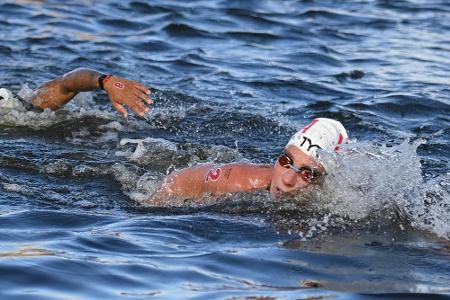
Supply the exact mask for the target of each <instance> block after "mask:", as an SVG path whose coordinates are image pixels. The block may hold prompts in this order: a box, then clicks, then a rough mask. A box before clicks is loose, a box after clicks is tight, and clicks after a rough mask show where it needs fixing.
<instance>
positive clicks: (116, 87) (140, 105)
mask: <svg viewBox="0 0 450 300" xmlns="http://www.w3.org/2000/svg"><path fill="white" fill-rule="evenodd" d="M103 86H104V89H105V91H106V92H107V93H108V96H109V99H110V100H111V104H112V106H113V107H114V108H115V109H116V110H117V111H118V112H119V113H120V114H122V115H123V116H124V117H125V118H127V117H128V111H127V109H126V108H125V106H126V107H128V108H130V109H131V110H133V111H134V112H135V113H136V114H138V115H139V116H141V117H142V116H144V115H145V114H146V113H148V112H150V109H149V108H148V106H147V105H146V104H152V103H153V100H152V99H150V97H149V95H150V89H148V88H147V87H145V86H144V85H142V84H140V83H137V82H135V81H132V80H128V79H125V78H121V77H117V76H111V77H110V78H108V80H107V81H106V80H105V81H104V85H103ZM144 103H146V104H144Z"/></svg>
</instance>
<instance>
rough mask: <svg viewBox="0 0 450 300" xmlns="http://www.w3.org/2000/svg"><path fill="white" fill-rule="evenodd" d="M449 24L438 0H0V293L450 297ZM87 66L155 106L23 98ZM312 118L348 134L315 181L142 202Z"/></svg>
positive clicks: (260, 150) (267, 154)
mask: <svg viewBox="0 0 450 300" xmlns="http://www.w3.org/2000/svg"><path fill="white" fill-rule="evenodd" d="M449 29H450V5H449V3H448V2H447V1H381V0H380V1H345V2H344V1H325V0H323V1H322V0H317V1H306V0H305V1H293V0H292V1H253V0H249V1H219V0H210V1H188V2H183V1H152V2H149V3H147V2H145V1H131V0H126V1H119V2H118V1H97V2H92V1H0V88H4V89H3V90H0V96H2V98H3V99H2V100H0V191H1V193H0V239H1V246H0V287H1V290H0V298H2V299H68V298H74V299H99V298H104V299H119V298H121V299H148V298H150V299H151V298H155V299H325V298H332V299H334V298H337V299H379V298H390V299H448V295H449V294H450V242H449V238H450V225H449V224H450V196H449V193H450V177H449V170H450V168H449V159H450V146H449V142H450V134H449V133H450V88H449V86H450V80H449V77H450V39H449V35H448V32H449ZM78 67H89V68H94V69H98V70H100V71H102V72H106V73H112V74H117V75H120V76H124V77H128V78H131V79H134V80H138V81H141V82H143V83H145V84H146V85H148V86H150V87H152V91H153V97H154V100H155V102H156V104H155V109H154V111H153V113H152V116H151V118H150V119H149V120H147V121H145V120H142V119H138V118H135V117H130V119H129V120H123V119H121V118H120V116H119V115H118V114H117V113H116V112H115V111H113V109H112V108H111V107H110V105H109V103H108V100H107V98H106V96H105V95H104V94H102V93H101V92H92V93H86V94H81V95H79V96H77V99H75V100H74V101H73V102H72V103H71V104H69V105H68V106H66V107H65V108H64V109H63V110H60V111H58V112H56V113H53V112H42V113H37V112H27V111H26V109H25V108H24V107H23V106H21V102H20V101H19V100H17V99H16V98H18V96H20V97H23V98H26V96H27V95H28V94H29V92H30V89H33V88H36V87H38V86H39V85H40V84H42V83H43V82H45V81H46V80H50V79H52V78H54V77H55V76H58V75H61V74H63V73H65V72H68V71H70V70H72V69H74V68H78ZM315 117H330V118H335V119H338V120H340V121H341V122H342V123H343V124H344V125H345V127H346V128H347V130H348V132H349V135H350V137H351V138H352V141H351V143H350V145H349V147H348V149H347V150H346V151H344V152H343V157H341V158H330V159H334V162H335V163H336V164H335V168H334V169H333V170H331V171H330V176H329V179H327V181H326V182H325V184H324V186H323V187H319V188H318V189H317V190H311V191H310V193H309V194H308V195H303V196H302V197H300V198H297V199H294V200H292V199H290V200H289V201H286V202H284V203H274V202H273V201H272V199H270V198H269V197H268V195H267V194H266V193H265V192H261V193H256V194H252V195H234V196H229V197H225V198H223V199H216V200H211V203H210V204H209V205H204V206H200V207H199V206H196V205H193V204H192V205H190V204H186V205H185V206H183V207H145V206H143V205H142V204H140V201H141V200H142V199H145V197H146V196H148V195H149V194H151V192H152V191H153V190H154V189H155V186H156V185H157V184H158V182H159V181H160V180H161V179H162V178H163V177H164V176H165V174H167V173H168V172H170V171H172V170H175V169H179V168H183V167H186V166H190V165H194V164H196V163H204V162H218V163H221V162H231V161H236V160H248V161H252V162H264V163H271V162H273V161H274V159H275V158H276V156H277V154H278V153H279V151H280V149H281V148H282V147H284V145H285V144H286V142H287V141H288V139H289V137H290V135H291V134H293V133H294V132H295V131H296V130H297V129H298V128H300V127H301V126H303V125H305V124H306V123H308V122H309V121H310V120H311V119H312V118H315ZM258 297H259V298H258Z"/></svg>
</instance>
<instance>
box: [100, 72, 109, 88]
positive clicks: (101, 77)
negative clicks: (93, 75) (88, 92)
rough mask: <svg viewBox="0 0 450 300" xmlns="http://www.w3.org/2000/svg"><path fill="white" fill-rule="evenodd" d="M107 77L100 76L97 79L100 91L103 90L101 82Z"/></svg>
mask: <svg viewBox="0 0 450 300" xmlns="http://www.w3.org/2000/svg"><path fill="white" fill-rule="evenodd" d="M108 76H109V75H106V74H102V75H100V77H98V86H99V88H101V89H102V90H104V88H103V80H105V78H106V77H108Z"/></svg>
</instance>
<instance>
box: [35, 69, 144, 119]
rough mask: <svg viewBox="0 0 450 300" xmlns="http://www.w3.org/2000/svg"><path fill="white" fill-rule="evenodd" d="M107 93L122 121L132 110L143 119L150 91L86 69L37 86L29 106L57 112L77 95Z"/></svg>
mask: <svg viewBox="0 0 450 300" xmlns="http://www.w3.org/2000/svg"><path fill="white" fill-rule="evenodd" d="M101 84H103V89H104V90H105V91H106V92H107V93H108V96H109V99H110V100H111V104H112V105H113V107H114V108H115V109H116V110H117V111H118V112H119V113H120V114H122V115H123V116H124V117H125V118H126V117H128V112H127V110H126V108H125V106H127V107H128V108H131V109H132V110H133V111H134V112H135V113H136V114H138V115H140V116H143V115H144V114H145V113H147V112H149V111H150V109H149V108H148V107H147V106H146V105H145V104H144V103H143V102H145V103H147V104H152V103H153V101H152V100H151V99H150V98H149V97H148V95H149V94H150V90H149V89H148V88H147V87H145V86H144V85H142V84H139V83H137V82H135V81H132V80H128V79H125V78H121V77H118V76H111V75H108V76H106V75H104V74H102V73H100V72H98V71H95V70H92V69H86V68H80V69H75V70H73V71H71V72H69V73H66V74H64V75H62V76H59V77H57V78H55V79H53V80H51V81H49V82H46V83H44V84H43V85H42V86H40V87H39V88H38V89H37V90H36V91H35V92H34V95H33V98H32V103H33V105H34V106H35V107H37V108H40V109H45V108H49V109H51V110H56V109H58V108H60V107H61V106H63V105H64V104H66V103H67V102H69V101H70V100H71V99H72V98H73V97H75V95H76V94H78V93H79V92H84V91H92V90H96V89H99V88H101V86H100V85H101Z"/></svg>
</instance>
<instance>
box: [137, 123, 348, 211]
mask: <svg viewBox="0 0 450 300" xmlns="http://www.w3.org/2000/svg"><path fill="white" fill-rule="evenodd" d="M347 140H348V135H347V131H346V130H345V128H344V126H343V125H342V124H341V123H340V122H339V121H336V120H332V119H328V118H317V119H314V120H313V121H312V122H311V123H310V124H309V125H307V126H305V127H303V128H302V129H300V130H299V131H298V132H297V133H296V134H294V135H293V136H292V137H291V139H290V140H289V142H288V143H287V145H286V147H285V148H284V149H283V150H282V151H281V154H280V156H279V157H278V159H277V161H276V162H275V165H273V166H272V165H263V164H250V163H242V162H237V163H229V164H224V165H214V164H204V165H199V166H194V167H190V168H186V169H183V170H180V171H177V172H173V173H171V174H170V175H169V176H167V177H166V178H165V179H164V180H163V182H162V184H161V185H160V186H159V188H158V189H157V190H156V192H155V193H154V194H153V195H152V196H151V197H150V198H149V199H148V200H147V201H144V203H145V204H149V205H165V204H168V203H169V204H170V199H171V198H172V199H174V198H178V199H180V198H183V199H185V198H189V199H194V200H195V201H197V202H200V203H202V199H204V196H207V195H210V196H220V195H224V194H230V193H236V192H252V191H256V190H264V189H265V190H268V191H270V194H271V195H272V196H273V197H275V198H280V197H281V196H283V195H292V194H296V193H298V192H300V191H301V190H303V189H305V188H306V187H308V186H309V185H311V184H317V183H319V182H320V181H321V179H323V177H324V176H325V175H326V166H324V165H323V164H321V163H319V162H318V161H317V158H319V155H320V152H321V151H338V150H339V146H340V145H341V144H343V143H345V142H346V141H347Z"/></svg>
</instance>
